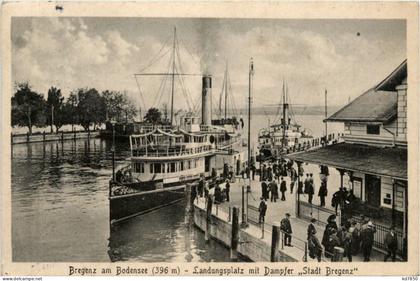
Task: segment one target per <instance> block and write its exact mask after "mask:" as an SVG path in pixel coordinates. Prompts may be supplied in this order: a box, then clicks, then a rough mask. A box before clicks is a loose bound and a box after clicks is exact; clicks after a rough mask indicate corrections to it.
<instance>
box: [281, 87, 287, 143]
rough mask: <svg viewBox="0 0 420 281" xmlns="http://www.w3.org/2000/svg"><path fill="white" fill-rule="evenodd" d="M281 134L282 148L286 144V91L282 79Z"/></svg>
mask: <svg viewBox="0 0 420 281" xmlns="http://www.w3.org/2000/svg"><path fill="white" fill-rule="evenodd" d="M282 121H283V122H282V124H281V125H282V127H283V136H282V144H283V145H282V149H284V148H285V146H286V93H285V86H284V81H283V118H282Z"/></svg>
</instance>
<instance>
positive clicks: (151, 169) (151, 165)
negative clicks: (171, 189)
mask: <svg viewBox="0 0 420 281" xmlns="http://www.w3.org/2000/svg"><path fill="white" fill-rule="evenodd" d="M150 173H151V174H153V163H151V164H150Z"/></svg>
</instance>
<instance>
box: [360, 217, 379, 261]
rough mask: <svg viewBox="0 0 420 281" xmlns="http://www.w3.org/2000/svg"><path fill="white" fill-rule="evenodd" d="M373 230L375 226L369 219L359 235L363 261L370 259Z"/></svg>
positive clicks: (374, 230)
mask: <svg viewBox="0 0 420 281" xmlns="http://www.w3.org/2000/svg"><path fill="white" fill-rule="evenodd" d="M375 232H376V228H375V226H374V225H373V223H372V222H371V221H370V220H369V222H368V224H367V227H365V228H364V229H362V233H361V235H360V237H361V240H362V251H363V261H366V262H368V261H370V254H371V252H372V247H373V241H374V234H375Z"/></svg>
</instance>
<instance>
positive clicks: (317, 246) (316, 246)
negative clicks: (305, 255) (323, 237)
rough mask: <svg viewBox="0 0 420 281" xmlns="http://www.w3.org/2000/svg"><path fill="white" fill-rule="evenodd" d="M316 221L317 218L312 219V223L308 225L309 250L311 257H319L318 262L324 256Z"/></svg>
mask: <svg viewBox="0 0 420 281" xmlns="http://www.w3.org/2000/svg"><path fill="white" fill-rule="evenodd" d="M315 222H316V220H315V219H311V223H310V224H309V226H308V250H309V257H311V258H313V259H314V258H317V260H318V262H320V261H321V256H322V246H321V243H319V240H318V237H316V228H315V226H314V223H315Z"/></svg>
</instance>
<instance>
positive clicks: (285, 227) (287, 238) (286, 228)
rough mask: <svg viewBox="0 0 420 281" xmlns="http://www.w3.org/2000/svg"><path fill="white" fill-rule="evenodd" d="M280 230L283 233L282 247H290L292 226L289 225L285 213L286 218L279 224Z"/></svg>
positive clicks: (288, 216) (287, 214)
mask: <svg viewBox="0 0 420 281" xmlns="http://www.w3.org/2000/svg"><path fill="white" fill-rule="evenodd" d="M280 230H281V231H282V232H283V233H284V245H285V246H288V247H293V246H292V244H291V243H292V233H293V232H292V225H291V224H290V214H289V213H286V217H285V218H284V219H282V220H281V222H280Z"/></svg>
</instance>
